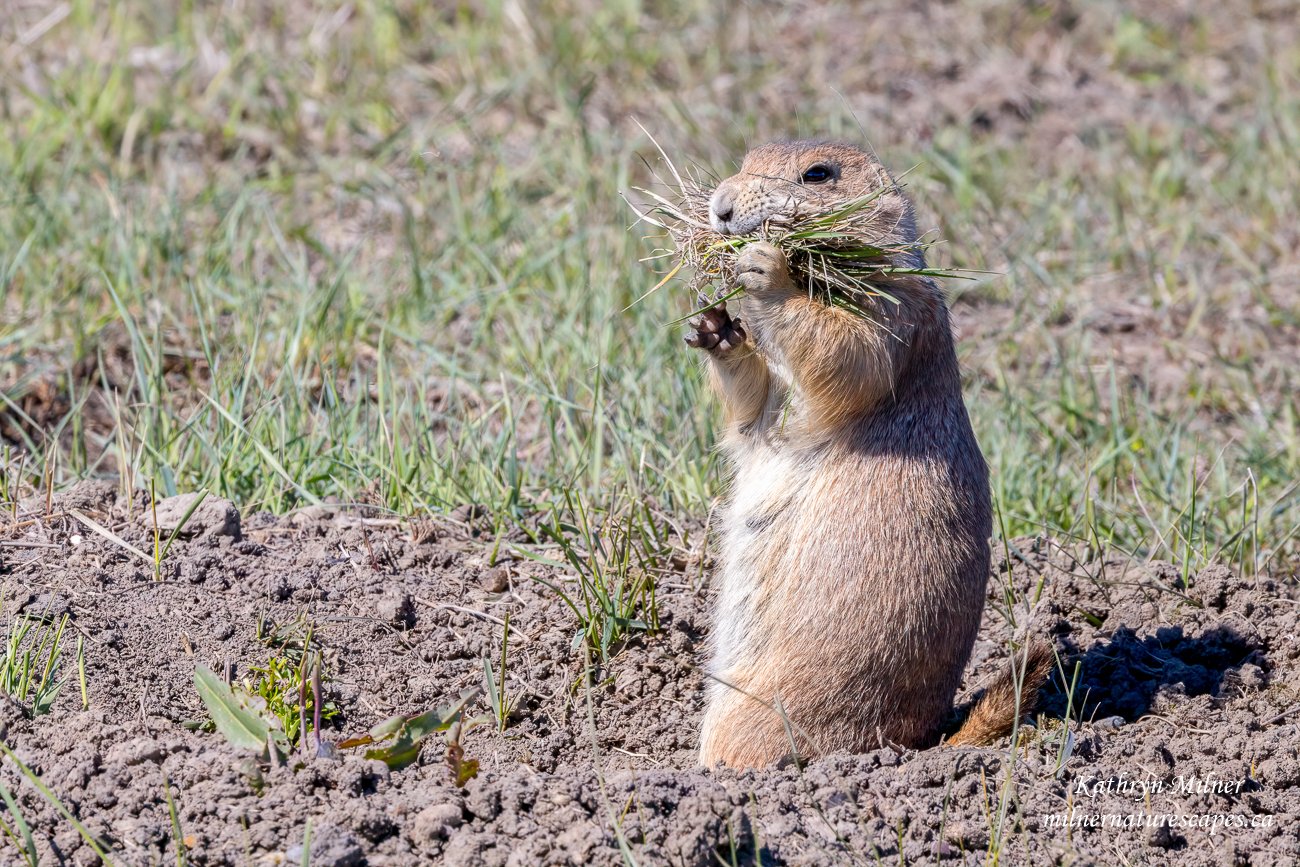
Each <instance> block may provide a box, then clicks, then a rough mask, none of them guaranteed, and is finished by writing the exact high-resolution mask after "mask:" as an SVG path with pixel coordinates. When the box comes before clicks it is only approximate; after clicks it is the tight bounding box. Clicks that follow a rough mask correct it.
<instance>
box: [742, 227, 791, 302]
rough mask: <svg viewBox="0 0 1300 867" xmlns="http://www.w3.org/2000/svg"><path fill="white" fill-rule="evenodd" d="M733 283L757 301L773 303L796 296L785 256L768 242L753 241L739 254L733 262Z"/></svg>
mask: <svg viewBox="0 0 1300 867" xmlns="http://www.w3.org/2000/svg"><path fill="white" fill-rule="evenodd" d="M736 282H738V283H739V284H740V285H741V286H743V287H745V291H746V292H748V293H749V294H750V295H752V296H754V297H755V298H756V299H758V300H760V301H768V300H775V299H779V298H783V297H785V296H787V295H792V294H794V293H795V292H798V291H799V290H798V287H796V286H795V284H794V278H793V277H792V276H790V265H789V263H788V262H787V261H786V258H785V254H784V253H782V252H781V251H780V250H778V249H777V248H776V247H775V246H774V245H772V244H770V243H768V242H767V241H755V242H753V243H752V244H750V245H748V246H747V247H745V249H743V250H741V251H740V257H739V258H738V259H737V260H736Z"/></svg>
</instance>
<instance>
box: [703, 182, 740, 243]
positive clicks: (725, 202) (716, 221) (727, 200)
mask: <svg viewBox="0 0 1300 867" xmlns="http://www.w3.org/2000/svg"><path fill="white" fill-rule="evenodd" d="M735 213H736V199H735V197H734V196H733V195H732V193H731V190H730V189H728V188H727V185H726V184H723V185H722V186H720V187H718V188H717V189H716V190H714V192H713V198H711V199H710V200H709V222H710V223H712V224H713V231H715V232H717V233H718V234H719V235H730V234H731V233H732V232H731V227H730V226H729V225H728V224H729V223H730V222H731V218H732V217H733V216H735Z"/></svg>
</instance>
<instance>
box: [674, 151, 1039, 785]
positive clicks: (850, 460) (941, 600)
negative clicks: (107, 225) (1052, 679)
mask: <svg viewBox="0 0 1300 867" xmlns="http://www.w3.org/2000/svg"><path fill="white" fill-rule="evenodd" d="M882 188H883V189H884V192H883V193H882V194H881V195H880V196H879V198H877V199H876V200H875V204H874V206H875V207H876V208H877V213H878V214H879V230H880V241H881V244H880V246H882V247H883V246H895V247H897V246H903V247H908V246H909V245H914V244H915V242H916V241H917V233H916V222H915V217H914V215H913V211H912V206H911V204H910V203H909V202H908V200H907V199H906V198H905V197H904V196H903V194H902V193H901V191H900V190H899V188H898V186H897V184H896V183H895V182H894V181H893V179H892V178H890V176H889V174H888V173H887V172H886V171H885V169H884V167H883V166H881V164H880V163H879V162H878V161H877V160H876V159H875V157H874V156H872V155H871V154H868V153H865V152H863V151H861V150H859V149H857V148H854V147H851V146H847V145H841V144H827V143H821V142H789V143H779V144H769V145H764V146H763V147H760V148H756V149H755V150H753V151H751V152H750V153H749V154H748V155H747V156H746V157H745V160H744V163H743V164H742V166H741V169H740V173H739V174H737V175H735V176H733V177H730V178H727V179H726V180H724V181H723V182H722V183H720V184H719V185H718V187H717V189H716V191H715V192H714V193H713V196H712V199H711V202H710V212H711V213H710V218H711V222H712V225H713V228H714V230H715V231H717V232H719V233H721V234H727V235H742V234H748V233H752V232H754V231H756V230H758V229H759V228H760V227H761V226H762V225H763V224H764V223H766V222H767V221H768V220H770V219H773V218H780V217H791V216H795V215H803V214H808V213H813V214H815V213H817V212H818V211H819V210H826V209H828V208H829V207H830V206H832V205H834V204H838V203H842V202H843V201H845V200H846V199H853V198H856V197H859V196H864V195H867V194H869V193H873V192H876V191H879V190H881V189H882ZM895 264H896V265H900V266H907V267H911V268H915V267H921V266H923V257H922V254H921V252H920V251H919V250H918V249H916V248H915V247H914V246H910V248H909V249H908V250H907V251H906V252H903V253H899V254H896V256H895ZM737 273H738V275H739V276H738V282H739V283H740V284H741V286H743V287H744V289H745V294H744V296H743V297H742V298H741V299H740V302H739V308H740V310H739V315H738V316H737V317H736V318H734V319H733V318H732V317H731V315H730V314H729V313H728V311H727V309H726V306H725V305H723V304H719V305H717V306H715V307H713V308H712V309H710V310H707V311H705V312H704V313H703V314H702V316H701V317H700V318H699V319H698V320H696V321H695V322H693V323H692V325H691V332H690V333H689V334H688V336H687V338H686V342H687V343H688V344H689V345H690V346H692V347H696V348H698V349H701V350H703V351H704V352H705V354H706V355H707V358H708V360H707V366H708V369H709V379H710V380H711V383H712V386H713V388H714V390H715V391H716V392H717V393H718V395H719V397H720V398H721V401H722V404H723V408H724V411H725V416H726V423H725V432H724V434H723V437H722V448H723V451H724V452H725V454H726V456H727V458H728V459H729V462H730V464H731V467H732V469H733V479H732V482H731V490H730V495H729V498H728V501H727V503H726V506H725V511H724V513H723V516H722V521H721V531H720V533H721V548H720V568H719V570H718V572H717V573H716V577H715V583H716V585H717V590H718V598H717V605H716V611H715V620H714V625H713V633H712V653H713V658H712V661H711V665H710V675H711V682H710V685H709V687H708V703H707V708H706V711H705V715H704V725H703V732H702V734H701V745H700V761H701V763H702V764H704V765H714V764H716V763H718V762H722V763H724V764H726V765H730V766H735V767H753V766H760V765H766V764H769V763H771V762H773V761H776V760H777V759H780V758H782V757H783V756H788V755H790V753H791V751H792V748H793V749H795V750H796V751H797V752H798V753H799V755H801V756H805V757H806V756H809V755H816V754H819V753H831V752H844V751H848V752H862V751H865V750H870V749H875V748H877V747H880V746H883V745H887V744H896V745H900V746H906V747H919V746H926V745H929V744H931V743H934V742H935V741H936V740H937V739H938V736H939V728H940V725H941V723H942V722H943V719H944V717H945V715H946V714H947V713H948V712H949V711H950V709H951V707H952V700H953V695H954V693H955V691H956V689H957V686H958V683H959V681H960V679H961V674H962V669H963V667H964V666H965V664H966V661H967V659H968V657H969V655H970V651H971V646H972V644H973V643H974V640H975V633H976V630H977V628H978V626H979V622H980V615H981V612H982V610H983V607H984V593H985V582H986V580H987V575H988V571H989V542H988V540H989V536H990V533H991V529H992V528H991V511H992V510H991V506H990V501H989V485H988V471H987V468H986V467H985V464H984V458H983V455H982V454H981V453H980V448H979V445H978V444H977V443H976V441H975V435H974V433H973V432H972V430H971V426H970V420H969V418H968V417H967V415H966V407H965V404H964V403H963V402H962V395H961V381H960V377H959V374H958V368H957V356H956V353H955V350H954V348H953V338H952V330H951V326H950V324H949V320H948V308H947V305H946V303H945V301H944V297H943V294H942V292H941V291H940V289H939V288H938V287H937V286H936V285H935V283H934V282H933V281H932V280H930V279H929V278H927V277H921V276H915V275H912V276H895V277H892V278H890V279H889V284H888V287H887V290H886V291H887V292H888V294H889V295H890V296H891V297H892V298H893V299H895V300H896V301H897V302H898V303H897V304H894V303H891V302H889V301H885V300H883V299H882V300H880V302H879V303H878V304H877V305H875V306H874V308H873V309H872V310H871V311H870V313H871V315H870V316H869V317H864V316H861V315H857V314H855V313H853V312H849V311H846V310H844V309H841V308H839V307H832V306H829V305H826V304H823V303H821V302H819V301H816V300H813V299H811V298H810V297H809V294H808V292H807V289H806V287H803V288H801V287H800V286H797V285H796V283H795V281H794V279H793V278H792V277H791V273H790V270H789V268H788V265H787V262H786V259H785V256H784V254H783V253H782V252H781V251H780V250H778V249H777V248H776V247H774V246H773V245H771V244H769V243H766V242H753V243H750V244H749V245H748V246H746V247H745V248H744V249H743V251H742V252H741V254H740V259H739V264H738V268H737ZM1032 666H1037V667H1038V668H1039V669H1043V672H1042V673H1043V674H1045V663H1044V661H1043V660H1042V659H1041V652H1040V653H1039V654H1038V655H1037V656H1036V658H1035V660H1034V662H1033V663H1031V667H1032ZM1034 676H1035V677H1038V674H1037V673H1035V675H1034ZM1039 679H1040V680H1041V678H1039ZM1030 685H1032V684H1030ZM1034 689H1035V691H1036V686H1034ZM1014 700H1015V695H1014V691H1013V692H1012V696H1011V706H1010V707H1006V705H1007V700H1006V691H1005V690H1001V691H999V690H996V689H994V690H990V691H989V693H988V694H987V698H986V700H985V701H984V702H982V703H981V704H980V705H979V706H977V708H976V709H975V711H974V712H973V713H972V715H971V718H970V720H969V721H968V723H967V726H966V727H965V728H964V729H963V730H962V731H961V732H959V733H958V735H957V737H956V738H954V739H953V740H954V742H965V743H973V742H978V741H979V740H981V739H983V738H984V737H985V736H986V735H988V734H993V733H995V732H997V731H999V730H1001V729H1002V728H1004V727H1005V725H1004V724H1008V723H1010V722H1011V720H1012V719H1014V717H1015V714H1016V709H1015V708H1016V705H1015V702H1014ZM990 702H992V704H990ZM994 705H996V706H994ZM787 723H788V724H787Z"/></svg>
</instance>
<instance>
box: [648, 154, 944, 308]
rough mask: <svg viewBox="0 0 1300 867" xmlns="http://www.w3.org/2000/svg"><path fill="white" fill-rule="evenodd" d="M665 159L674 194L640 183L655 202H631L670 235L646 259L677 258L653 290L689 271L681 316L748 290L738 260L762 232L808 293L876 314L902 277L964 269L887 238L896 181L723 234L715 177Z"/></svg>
mask: <svg viewBox="0 0 1300 867" xmlns="http://www.w3.org/2000/svg"><path fill="white" fill-rule="evenodd" d="M661 153H662V151H661ZM664 162H665V163H666V164H667V165H668V167H669V169H670V170H671V171H672V176H673V180H674V182H675V184H676V196H675V198H668V197H666V196H662V195H660V194H658V193H655V192H653V191H652V190H647V189H644V188H637V192H639V193H641V194H643V195H645V196H648V197H649V198H650V200H651V203H649V204H648V205H647V206H646V207H641V208H638V207H637V206H635V205H633V210H635V211H636V212H637V215H638V216H639V217H640V218H641V219H642V220H644V221H645V222H647V223H649V224H651V225H653V226H657V227H658V228H660V229H662V230H663V231H664V233H665V235H666V237H667V241H668V247H667V248H666V249H659V250H656V251H655V252H654V254H652V255H651V256H650V257H649V260H660V259H666V260H668V261H670V262H672V263H673V264H672V267H671V268H670V269H669V271H668V273H667V274H666V275H665V276H664V278H663V279H662V280H660V281H659V283H658V284H657V285H655V286H654V288H652V289H651V290H650V292H654V291H656V290H657V289H659V288H660V287H662V286H663V285H665V284H666V283H668V282H669V281H671V280H672V279H673V278H675V277H677V276H678V275H679V274H683V273H685V274H686V277H685V283H686V286H687V288H688V289H689V290H691V291H693V292H694V293H695V297H696V300H697V305H698V308H699V309H698V310H696V311H695V312H692V313H691V314H688V315H687V316H686V317H683V318H682V319H681V320H678V322H681V321H685V320H686V319H689V318H690V317H692V316H695V315H696V314H698V313H699V312H700V311H702V310H704V309H707V308H709V307H712V306H714V305H716V304H718V303H720V302H725V301H727V300H730V299H731V298H735V297H737V296H739V295H740V294H742V292H743V291H744V290H743V289H740V288H737V281H736V270H735V269H736V262H737V260H738V259H739V255H740V251H741V250H743V249H744V248H745V246H746V245H748V244H750V243H752V242H754V241H758V240H763V241H767V242H769V243H771V244H774V245H775V246H776V247H777V248H778V249H780V250H781V251H782V252H783V253H785V256H786V260H787V261H788V263H789V265H790V271H791V273H792V274H793V275H794V277H795V280H796V282H798V283H799V285H801V286H802V287H804V288H806V289H807V291H808V295H809V297H810V298H814V299H817V300H820V301H822V302H823V303H825V304H831V305H835V306H838V307H844V308H846V309H848V310H851V311H853V312H855V313H858V314H860V315H864V316H867V317H868V318H872V319H874V318H875V317H876V316H879V315H882V314H884V315H887V312H888V311H887V310H882V306H881V305H882V303H884V304H886V305H888V306H892V305H894V304H897V303H898V302H897V300H896V299H895V298H894V297H893V296H892V295H891V294H890V292H889V288H890V286H891V285H896V284H897V283H898V282H899V281H901V280H906V279H914V278H915V277H918V276H919V277H952V276H959V275H957V274H954V273H953V272H951V271H947V270H943V269H936V268H926V267H923V265H922V263H923V262H924V257H923V255H922V254H923V252H924V250H925V249H926V248H927V247H928V246H930V243H932V242H925V241H915V242H912V243H899V242H897V241H896V240H892V241H891V240H890V236H891V235H892V236H894V237H895V238H896V237H897V232H896V231H895V230H896V229H897V225H896V218H895V217H894V215H893V214H894V212H893V210H892V209H891V208H890V207H887V204H888V203H887V201H886V194H888V193H890V192H892V191H894V190H896V187H894V186H883V187H881V188H880V189H877V190H875V191H873V192H871V193H869V194H867V195H863V196H858V197H855V198H849V199H839V200H819V201H818V202H817V206H816V208H815V210H811V211H810V212H807V213H800V214H799V215H798V216H794V217H786V218H774V219H771V220H768V221H767V222H766V223H764V224H763V225H762V226H760V227H759V228H758V229H757V230H756V231H755V232H753V233H751V234H746V235H722V234H719V233H718V232H716V231H714V229H713V228H712V226H711V225H710V221H709V199H710V197H711V195H712V185H708V186H706V185H705V184H704V183H702V182H701V181H700V180H699V178H697V177H696V176H694V175H692V174H690V173H687V174H685V175H683V174H681V173H679V172H678V171H677V169H676V168H674V167H673V165H672V162H671V161H670V160H668V159H667V157H666V156H665V157H664ZM665 185H666V186H671V185H672V184H671V183H668V184H665ZM805 210H809V209H805ZM646 294H647V295H648V294H649V293H646Z"/></svg>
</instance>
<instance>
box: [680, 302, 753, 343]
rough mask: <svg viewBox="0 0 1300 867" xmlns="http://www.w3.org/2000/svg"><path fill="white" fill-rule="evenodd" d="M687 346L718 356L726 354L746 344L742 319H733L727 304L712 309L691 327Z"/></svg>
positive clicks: (687, 337) (701, 315)
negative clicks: (705, 350)
mask: <svg viewBox="0 0 1300 867" xmlns="http://www.w3.org/2000/svg"><path fill="white" fill-rule="evenodd" d="M690 327H691V331H690V332H688V333H687V335H686V345H687V346H690V347H692V348H693V349H707V350H709V351H710V352H713V353H716V354H726V353H729V352H731V351H732V350H734V349H737V348H738V347H740V346H741V345H742V344H743V343H744V342H745V337H746V335H745V329H744V328H743V327H741V324H740V317H736V318H735V319H733V318H732V317H731V314H730V313H728V312H727V305H726V304H718V305H716V306H714V307H710V308H709V309H708V310H705V311H704V312H702V313H701V314H700V318H699V319H696V320H695V321H694V322H692V323H691V325H690Z"/></svg>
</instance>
